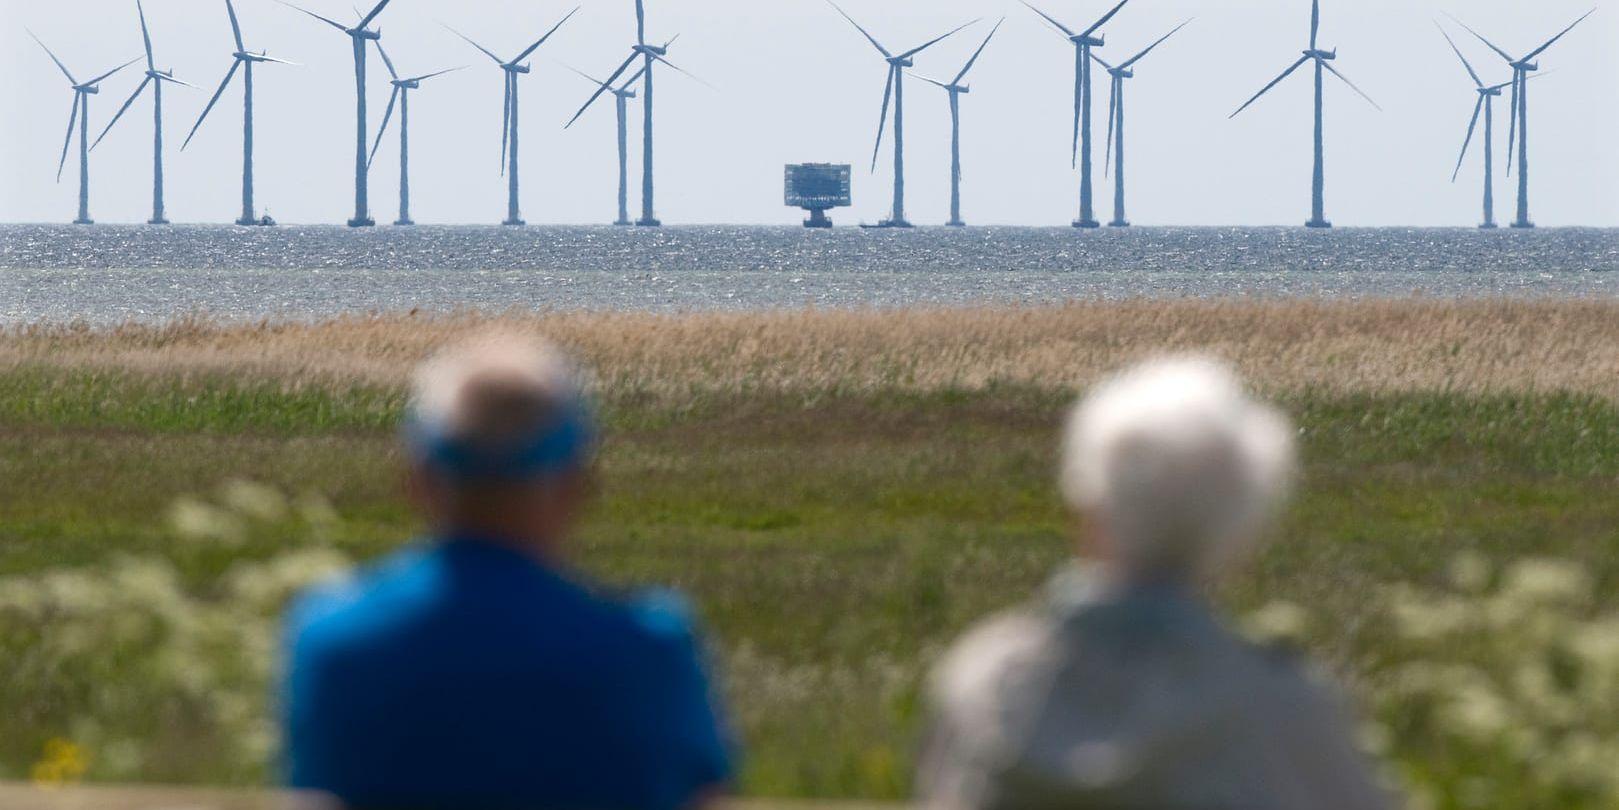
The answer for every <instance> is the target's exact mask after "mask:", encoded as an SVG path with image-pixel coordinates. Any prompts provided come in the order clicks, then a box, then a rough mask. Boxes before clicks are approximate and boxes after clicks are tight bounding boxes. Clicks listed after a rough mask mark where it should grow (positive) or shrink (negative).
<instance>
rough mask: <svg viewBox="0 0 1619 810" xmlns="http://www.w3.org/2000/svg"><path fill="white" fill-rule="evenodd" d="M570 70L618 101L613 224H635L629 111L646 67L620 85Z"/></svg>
mask: <svg viewBox="0 0 1619 810" xmlns="http://www.w3.org/2000/svg"><path fill="white" fill-rule="evenodd" d="M569 70H573V72H574V73H578V74H579V75H580V76H584V77H585V78H586V79H589V80H590V81H592V82H594V83H595V84H596V87H597V88H598V89H599V90H602V91H606V92H608V93H612V94H613V100H614V101H615V102H617V107H618V221H617V222H614V223H613V224H614V225H634V224H635V223H634V222H631V221H630V128H629V113H630V99H632V98H635V91H634V90H631V89H630V88H631V87H633V86H635V83H636V82H637V81H640V79H641V77H642V76H644V75H646V68H645V67H642V68H641V69H640V70H638V71H636V73H635V75H633V76H631V77H630V78H629V79H627V80H625V82H624V83H623V84H621V85H618V86H617V87H614V86H613V85H611V84H609V83H607V82H604V81H602V80H601V79H598V78H596V77H594V76H591V75H590V74H588V73H585V72H584V71H581V70H575V69H574V68H569ZM579 113H580V114H583V113H584V110H580V111H579ZM577 120H579V116H578V115H575V116H574V117H573V121H569V122H568V124H567V126H565V127H563V129H567V127H571V126H573V122H574V121H577Z"/></svg>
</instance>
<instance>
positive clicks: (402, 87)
mask: <svg viewBox="0 0 1619 810" xmlns="http://www.w3.org/2000/svg"><path fill="white" fill-rule="evenodd" d="M377 53H380V55H382V65H384V66H387V68H389V76H392V79H393V94H392V96H389V112H385V113H382V126H380V128H379V130H377V143H376V144H372V147H371V157H368V159H366V165H368V167H369V165H371V164H372V162H376V159H377V149H380V147H382V136H384V134H387V131H389V122H392V120H393V105H395V104H398V109H400V219H397V220H393V224H395V225H406V227H408V225H414V222H411V219H410V91H414V89H421V83H424V81H427V79H431V78H436V76H444V75H445V73H455V71H458V70H466V66H465V65H463V66H460V68H447V70H440V71H436V73H426V75H423V76H411V78H406V79H402V78H400V73H398V71H397V70H393V60H390V58H389V52H387V50H382V42H377Z"/></svg>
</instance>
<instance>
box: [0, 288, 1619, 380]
mask: <svg viewBox="0 0 1619 810" xmlns="http://www.w3.org/2000/svg"><path fill="white" fill-rule="evenodd" d="M489 328H506V329H517V330H524V331H533V332H537V333H540V334H543V335H545V336H547V337H549V338H551V339H553V340H555V341H558V342H559V343H561V344H563V345H564V346H566V347H568V348H569V349H570V350H572V351H573V352H575V353H576V354H577V355H578V356H579V357H581V358H582V359H583V360H584V361H585V363H586V364H587V365H588V366H589V367H591V368H592V369H594V371H595V373H596V374H597V375H598V379H599V385H600V387H601V389H602V393H604V394H607V395H614V394H642V395H646V394H651V395H665V396H682V395H689V394H693V393H708V394H747V393H762V392H787V393H794V392H831V391H836V392H856V393H857V392H863V391H871V390H878V389H882V390H899V391H917V392H927V391H938V390H946V389H961V390H979V389H983V388H986V387H991V386H996V385H1018V386H1032V387H1036V388H1042V389H1068V388H1074V387H1077V386H1082V385H1084V384H1086V383H1087V382H1088V381H1091V380H1093V379H1094V378H1095V377H1096V376H1097V375H1098V374H1100V373H1102V372H1104V371H1106V370H1109V369H1113V368H1116V367H1118V366H1120V365H1121V364H1125V363H1127V362H1129V361H1131V360H1133V359H1136V358H1139V357H1142V356H1145V355H1151V354H1158V353H1164V352H1181V351H1207V352H1211V353H1213V354H1216V355H1219V356H1221V357H1224V358H1227V359H1229V360H1231V361H1233V362H1235V363H1237V364H1238V365H1239V366H1240V367H1241V368H1242V369H1243V371H1244V372H1245V373H1246V374H1248V375H1249V376H1250V377H1251V378H1252V379H1253V380H1254V381H1255V383H1256V384H1257V385H1258V386H1259V387H1260V388H1262V389H1264V390H1266V391H1269V392H1295V391H1305V390H1308V391H1316V392H1321V393H1351V392H1353V393H1368V392H1375V393H1390V392H1416V391H1424V392H1426V391H1450V392H1456V393H1529V392H1551V391H1558V392H1565V391H1566V392H1578V393H1586V394H1594V395H1597V396H1601V397H1604V398H1607V399H1610V400H1619V303H1614V302H1597V301H1547V302H1525V301H1466V302H1448V301H1437V300H1425V299H1408V300H1380V301H1364V302H1340V303H1326V302H1309V301H1174V302H1163V301H1137V302H1124V303H1101V302H1097V303H1074V304H1067V305H1062V306H1053V307H1046V308H995V309H990V308H983V309H948V310H907V311H797V312H774V313H746V314H695V315H656V314H558V315H543V316H542V315H509V316H498V317H491V316H482V315H474V314H463V315H453V316H439V317H421V316H407V315H400V316H386V317H347V318H340V319H336V320H331V321H326V322H320V323H314V324H294V323H260V324H251V325H227V324H221V323H216V322H212V321H208V320H206V319H190V320H183V321H177V322H174V323H170V324H167V325H126V326H120V327H111V328H101V329H96V328H90V327H84V326H31V327H17V328H12V329H9V330H0V370H5V369H18V368H30V367H32V368H38V367H47V368H57V369H67V370H93V371H116V372H128V373H134V374H137V375H153V376H161V377H172V376H176V375H178V376H185V377H190V376H214V375H230V376H233V377H239V378H258V379H268V380H275V381H280V382H282V383H284V384H287V385H289V386H295V387H304V386H315V387H328V386H351V385H355V384H364V385H379V386H385V387H392V386H396V385H397V384H399V383H400V382H401V381H402V379H403V376H404V374H405V373H406V371H407V370H408V369H409V367H410V366H411V365H412V364H413V363H414V362H415V361H416V360H418V359H420V358H421V357H423V356H424V355H426V354H427V353H429V352H430V351H431V350H432V349H433V348H434V347H435V346H438V345H441V344H443V343H444V342H446V341H450V340H453V339H455V338H456V337H458V336H461V335H464V334H466V333H469V332H473V331H477V330H483V329H489Z"/></svg>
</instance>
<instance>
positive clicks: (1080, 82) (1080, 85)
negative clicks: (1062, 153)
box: [1068, 45, 1088, 169]
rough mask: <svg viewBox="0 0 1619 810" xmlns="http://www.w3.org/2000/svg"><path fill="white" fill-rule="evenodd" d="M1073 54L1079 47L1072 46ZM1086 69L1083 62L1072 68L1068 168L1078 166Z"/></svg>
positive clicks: (1077, 51)
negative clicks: (1071, 117)
mask: <svg viewBox="0 0 1619 810" xmlns="http://www.w3.org/2000/svg"><path fill="white" fill-rule="evenodd" d="M1074 49H1075V51H1074V52H1075V53H1079V46H1078V45H1075V46H1074ZM1087 70H1088V68H1087V67H1086V66H1085V64H1084V63H1083V62H1081V63H1080V64H1078V65H1076V66H1075V67H1074V148H1073V151H1072V152H1070V153H1069V155H1068V168H1070V169H1072V168H1075V167H1077V166H1078V165H1079V117H1080V105H1082V104H1083V103H1084V102H1085V72H1086V71H1087Z"/></svg>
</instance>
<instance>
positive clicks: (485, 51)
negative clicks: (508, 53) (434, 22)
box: [439, 23, 506, 65]
mask: <svg viewBox="0 0 1619 810" xmlns="http://www.w3.org/2000/svg"><path fill="white" fill-rule="evenodd" d="M439 24H440V25H444V24H443V23H439ZM444 30H446V31H449V32H450V33H452V34H454V35H456V36H458V37H460V38H462V39H464V40H466V42H467V44H468V45H471V46H472V47H474V48H477V49H478V50H480V51H483V55H484V56H487V57H489V58H490V59H493V60H495V64H497V65H505V64H506V60H504V59H501V58H500V57H498V56H496V55H495V52H494V51H491V50H489V49H488V48H485V47H484V46H482V45H479V44H478V43H476V42H473V41H472V37H469V36H467V35H466V34H463V33H461V32H460V31H457V30H455V29H454V28H451V27H449V26H448V25H445V26H444Z"/></svg>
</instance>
